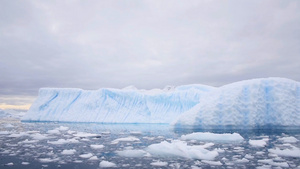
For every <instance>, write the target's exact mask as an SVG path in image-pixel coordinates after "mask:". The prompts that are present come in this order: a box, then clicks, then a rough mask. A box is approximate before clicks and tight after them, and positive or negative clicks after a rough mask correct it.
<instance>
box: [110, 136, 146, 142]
mask: <svg viewBox="0 0 300 169" xmlns="http://www.w3.org/2000/svg"><path fill="white" fill-rule="evenodd" d="M120 141H126V142H132V141H140V139H138V138H136V137H132V136H129V137H125V138H118V139H115V140H113V141H112V142H111V144H118V143H119V142H120Z"/></svg>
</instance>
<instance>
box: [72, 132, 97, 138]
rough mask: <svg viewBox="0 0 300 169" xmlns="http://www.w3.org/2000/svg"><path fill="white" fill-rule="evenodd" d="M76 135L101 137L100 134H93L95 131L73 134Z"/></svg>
mask: <svg viewBox="0 0 300 169" xmlns="http://www.w3.org/2000/svg"><path fill="white" fill-rule="evenodd" d="M73 135H74V136H75V137H101V135H100V134H93V133H84V132H77V133H76V134H73Z"/></svg>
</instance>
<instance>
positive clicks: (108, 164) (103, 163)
mask: <svg viewBox="0 0 300 169" xmlns="http://www.w3.org/2000/svg"><path fill="white" fill-rule="evenodd" d="M99 167H101V168H109V167H117V165H116V164H115V163H112V162H109V161H101V162H100V164H99Z"/></svg>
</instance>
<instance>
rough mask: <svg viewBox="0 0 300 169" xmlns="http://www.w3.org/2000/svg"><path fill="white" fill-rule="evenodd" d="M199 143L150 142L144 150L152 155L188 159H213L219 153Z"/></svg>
mask: <svg viewBox="0 0 300 169" xmlns="http://www.w3.org/2000/svg"><path fill="white" fill-rule="evenodd" d="M204 147H205V145H204V146H201V145H193V146H189V145H187V143H186V142H185V141H180V140H173V141H172V142H167V141H163V142H161V143H158V144H151V145H149V146H148V147H147V148H146V149H145V150H146V151H147V152H148V153H150V154H151V155H152V156H158V157H184V158H188V159H202V160H213V159H214V158H215V157H217V156H218V155H219V153H218V152H217V151H209V150H207V149H205V148H204Z"/></svg>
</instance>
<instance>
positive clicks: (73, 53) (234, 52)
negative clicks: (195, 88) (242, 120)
mask: <svg viewBox="0 0 300 169" xmlns="http://www.w3.org/2000/svg"><path fill="white" fill-rule="evenodd" d="M260 77H285V78H290V79H293V80H297V81H300V1H299V0H294V1H289V0H280V1H278V0H270V1H268V0H249V1H246V0H243V1H240V0H236V1H235V0H229V1H223V0H220V1H210V0H196V1H192V0H187V1H176V0H170V1H168V0H149V1H143V0H126V1H124V0H120V1H119V0H102V1H101V0H95V1H92V0H63V1H62V0H57V1H55V0H51V1H42V0H40V1H39V0H33V1H30V0H1V1H0V104H26V103H31V102H32V100H33V99H34V98H35V97H36V96H37V94H38V89H39V88H41V87H76V88H83V89H99V88H103V87H113V88H123V87H126V86H128V85H134V86H136V87H137V88H144V89H151V88H163V87H164V86H166V85H174V86H178V85H184V84H191V83H201V84H206V85H212V86H221V85H224V84H228V83H231V82H235V81H239V80H244V79H252V78H260Z"/></svg>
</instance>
